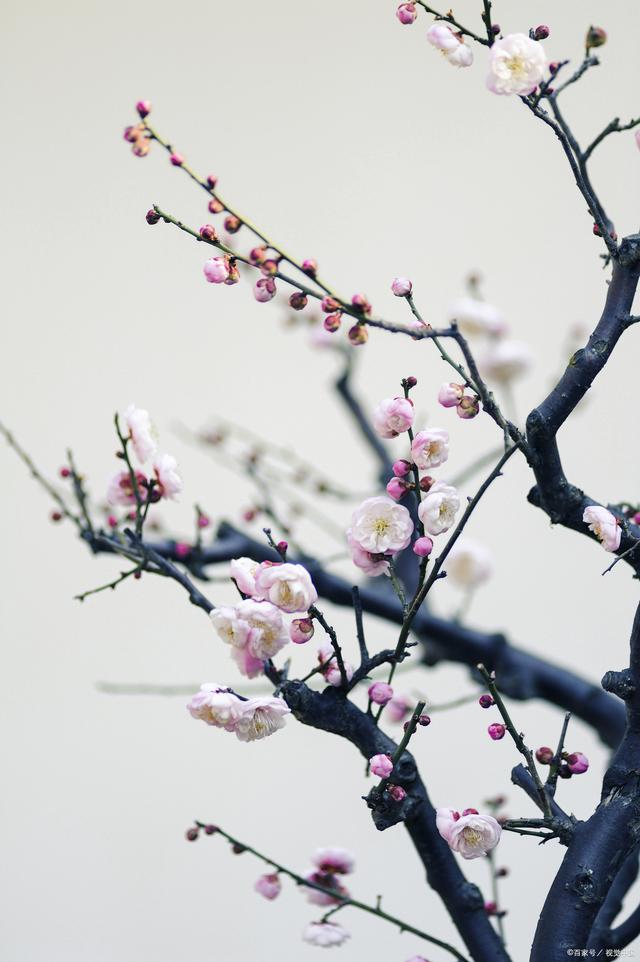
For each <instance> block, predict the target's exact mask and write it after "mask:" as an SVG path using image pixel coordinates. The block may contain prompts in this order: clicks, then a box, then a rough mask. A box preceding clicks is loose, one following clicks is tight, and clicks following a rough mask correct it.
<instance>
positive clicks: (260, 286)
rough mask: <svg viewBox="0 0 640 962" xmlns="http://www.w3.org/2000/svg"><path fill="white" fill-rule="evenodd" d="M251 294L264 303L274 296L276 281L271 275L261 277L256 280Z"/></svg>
mask: <svg viewBox="0 0 640 962" xmlns="http://www.w3.org/2000/svg"><path fill="white" fill-rule="evenodd" d="M253 296H254V297H255V299H256V300H257V301H259V302H260V303H261V304H265V303H266V302H267V301H270V300H271V299H272V298H273V297H275V296H276V282H275V281H274V280H273V278H272V277H261V278H260V280H258V281H256V285H255V287H254V289H253Z"/></svg>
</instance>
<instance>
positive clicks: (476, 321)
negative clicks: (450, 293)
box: [449, 297, 506, 337]
mask: <svg viewBox="0 0 640 962" xmlns="http://www.w3.org/2000/svg"><path fill="white" fill-rule="evenodd" d="M449 316H450V318H451V320H452V321H456V322H457V324H458V327H459V328H460V330H461V331H462V333H463V334H464V335H465V336H468V337H473V336H474V335H476V334H486V335H488V336H491V337H499V336H500V335H502V334H504V333H505V331H506V324H505V320H504V317H503V315H502V314H501V313H500V311H499V310H498V309H497V308H496V307H492V305H491V304H487V303H486V302H485V301H480V300H478V298H476V297H461V298H460V299H459V300H457V301H456V302H455V304H453V306H452V307H451V309H450V311H449Z"/></svg>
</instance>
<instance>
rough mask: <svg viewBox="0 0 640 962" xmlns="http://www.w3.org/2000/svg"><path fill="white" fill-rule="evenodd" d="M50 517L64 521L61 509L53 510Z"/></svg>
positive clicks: (53, 519)
mask: <svg viewBox="0 0 640 962" xmlns="http://www.w3.org/2000/svg"><path fill="white" fill-rule="evenodd" d="M49 517H50V519H51V520H52V521H62V514H61V513H60V511H52V512H51V514H50V515H49Z"/></svg>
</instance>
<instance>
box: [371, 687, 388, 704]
mask: <svg viewBox="0 0 640 962" xmlns="http://www.w3.org/2000/svg"><path fill="white" fill-rule="evenodd" d="M369 698H370V699H371V701H372V702H374V703H375V704H376V705H386V704H387V702H388V701H391V699H392V698H393V688H392V687H391V685H388V684H387V683H386V681H374V683H373V684H372V685H369Z"/></svg>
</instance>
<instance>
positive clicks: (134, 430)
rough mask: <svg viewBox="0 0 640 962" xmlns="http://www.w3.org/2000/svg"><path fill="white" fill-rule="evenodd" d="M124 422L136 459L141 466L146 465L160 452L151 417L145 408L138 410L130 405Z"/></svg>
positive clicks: (133, 405) (125, 413)
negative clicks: (146, 462)
mask: <svg viewBox="0 0 640 962" xmlns="http://www.w3.org/2000/svg"><path fill="white" fill-rule="evenodd" d="M124 420H125V424H126V425H127V427H128V428H129V437H130V438H131V444H132V445H133V450H134V451H135V453H136V457H137V459H138V461H140V463H141V464H144V463H145V461H147V460H148V459H149V458H152V457H153V456H154V455H155V453H156V451H157V450H158V438H157V434H156V430H155V427H154V426H153V423H152V421H151V415H150V414H149V412H148V411H145V410H144V408H137V407H136V406H135V404H130V405H129V407H128V408H127V410H126V411H125V412H124Z"/></svg>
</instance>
